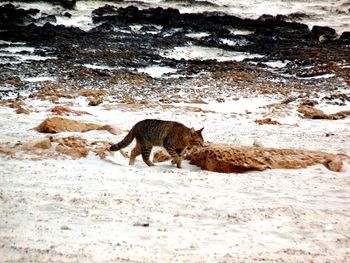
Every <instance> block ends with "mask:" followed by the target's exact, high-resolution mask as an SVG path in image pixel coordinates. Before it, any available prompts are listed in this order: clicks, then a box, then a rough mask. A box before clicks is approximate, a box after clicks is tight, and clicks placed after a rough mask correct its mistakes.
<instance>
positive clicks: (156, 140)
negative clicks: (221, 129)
mask: <svg viewBox="0 0 350 263" xmlns="http://www.w3.org/2000/svg"><path fill="white" fill-rule="evenodd" d="M203 129H204V127H203V128H202V129H200V130H197V131H196V130H195V129H194V128H188V127H186V126H185V125H183V124H182V123H179V122H175V121H164V120H156V119H146V120H142V121H140V122H138V123H136V124H135V125H134V126H133V127H132V128H131V130H130V132H129V133H128V134H127V135H126V136H125V138H124V139H123V140H122V141H120V142H119V143H117V144H114V145H112V146H111V147H110V151H119V150H120V149H122V148H125V147H127V146H128V145H129V144H130V143H131V142H132V141H133V140H134V138H136V146H135V148H134V149H133V150H132V151H131V154H130V159H129V165H133V164H134V163H135V159H136V157H137V156H138V155H140V154H142V159H143V161H144V162H145V163H146V164H147V165H148V166H153V165H154V164H153V163H152V162H151V161H150V159H149V156H150V154H151V151H152V147H153V146H162V147H164V148H165V149H166V150H167V152H168V153H169V154H170V156H171V157H172V164H176V166H177V167H178V168H181V161H182V156H181V154H182V152H183V150H184V149H185V148H187V147H189V146H203V143H204V139H203V136H202V131H203Z"/></svg>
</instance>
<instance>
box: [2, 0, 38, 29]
mask: <svg viewBox="0 0 350 263" xmlns="http://www.w3.org/2000/svg"><path fill="white" fill-rule="evenodd" d="M37 13H39V10H38V9H29V10H24V9H22V8H16V7H15V6H14V5H13V4H6V5H3V6H0V28H6V27H7V26H9V25H13V24H15V25H24V24H25V23H30V22H32V21H33V17H32V16H34V15H36V14H37Z"/></svg>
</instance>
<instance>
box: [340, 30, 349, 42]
mask: <svg viewBox="0 0 350 263" xmlns="http://www.w3.org/2000/svg"><path fill="white" fill-rule="evenodd" d="M340 39H341V40H347V41H350V31H345V32H343V33H342V34H341V36H340Z"/></svg>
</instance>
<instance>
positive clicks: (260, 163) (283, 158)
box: [186, 144, 349, 173]
mask: <svg viewBox="0 0 350 263" xmlns="http://www.w3.org/2000/svg"><path fill="white" fill-rule="evenodd" d="M346 158H349V157H346V156H344V155H336V154H330V153H325V152H318V151H304V150H293V149H274V148H265V147H248V146H234V145H225V144H210V145H208V146H206V147H202V148H193V149H192V150H191V151H189V152H188V153H187V154H186V159H188V160H190V163H191V164H194V165H197V166H199V167H201V168H202V169H203V170H208V171H213V172H220V173H243V172H246V171H254V170H257V171H263V170H266V169H280V168H287V169H300V168H306V167H308V166H310V165H315V164H323V165H325V166H326V167H327V168H328V169H330V170H332V171H336V172H340V171H341V170H342V167H343V160H344V159H346Z"/></svg>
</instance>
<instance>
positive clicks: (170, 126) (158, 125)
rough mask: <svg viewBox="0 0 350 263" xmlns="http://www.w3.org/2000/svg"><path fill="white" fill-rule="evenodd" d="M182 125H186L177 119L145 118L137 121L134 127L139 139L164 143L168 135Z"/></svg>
mask: <svg viewBox="0 0 350 263" xmlns="http://www.w3.org/2000/svg"><path fill="white" fill-rule="evenodd" d="M181 127H185V126H184V125H183V124H181V123H178V122H175V121H165V120H157V119H145V120H142V121H140V122H138V123H136V124H135V126H134V127H133V129H134V132H135V137H136V138H137V139H141V140H145V141H148V142H153V143H154V144H162V142H163V140H164V138H165V137H166V136H168V135H169V134H170V133H171V132H172V131H174V130H178V129H179V128H181Z"/></svg>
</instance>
